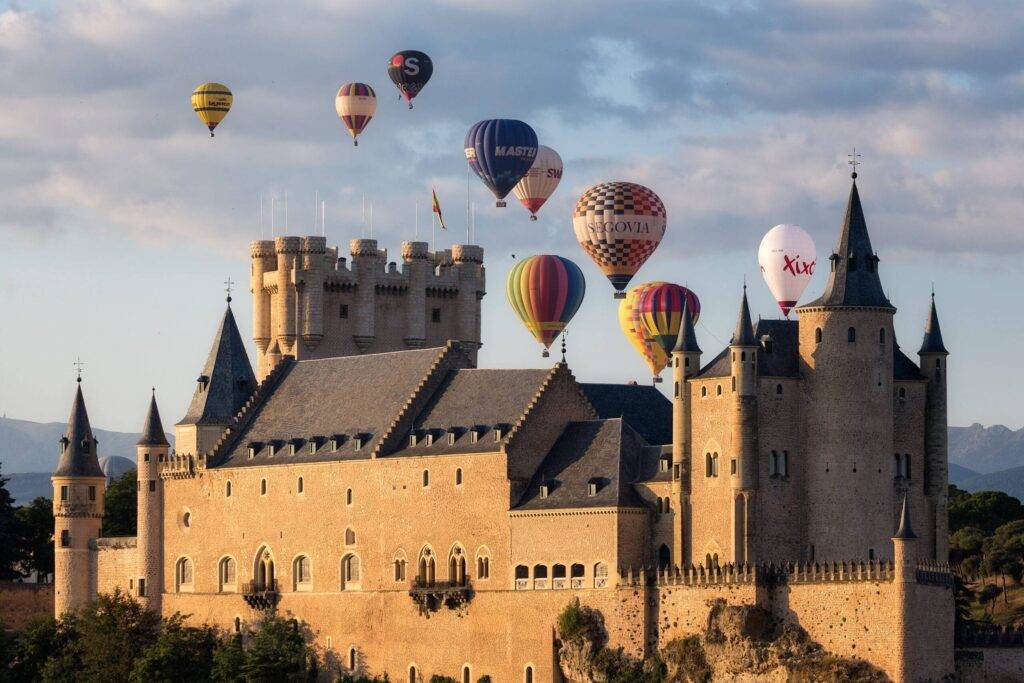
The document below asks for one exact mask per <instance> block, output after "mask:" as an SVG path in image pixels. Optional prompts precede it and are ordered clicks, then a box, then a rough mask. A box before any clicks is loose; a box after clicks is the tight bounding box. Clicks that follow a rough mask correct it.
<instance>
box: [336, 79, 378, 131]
mask: <svg viewBox="0 0 1024 683" xmlns="http://www.w3.org/2000/svg"><path fill="white" fill-rule="evenodd" d="M334 109H335V111H337V112H338V118H340V119H341V122H342V123H344V124H345V128H347V129H348V132H349V135H351V136H352V143H353V144H355V145H358V144H359V141H358V140H357V139H356V138H358V137H359V134H360V133H362V132H363V129H364V128H366V126H367V124H369V123H370V119H372V118H373V115H374V113H376V111H377V93H375V92H373V88H371V87H370V86H368V85H366V84H365V83H346V84H345V85H343V86H341V87H340V88H338V94H337V96H336V97H335V98H334Z"/></svg>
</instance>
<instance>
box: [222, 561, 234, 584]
mask: <svg viewBox="0 0 1024 683" xmlns="http://www.w3.org/2000/svg"><path fill="white" fill-rule="evenodd" d="M219 574H220V577H219V578H220V589H221V591H223V590H224V589H225V587H231V586H234V585H235V561H234V560H233V559H231V558H230V557H225V558H224V559H222V560H221V561H220V571H219Z"/></svg>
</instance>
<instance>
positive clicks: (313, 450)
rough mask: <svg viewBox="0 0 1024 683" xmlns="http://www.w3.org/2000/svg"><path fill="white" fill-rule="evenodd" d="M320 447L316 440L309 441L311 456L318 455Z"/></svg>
mask: <svg viewBox="0 0 1024 683" xmlns="http://www.w3.org/2000/svg"><path fill="white" fill-rule="evenodd" d="M318 447H319V444H318V443H317V440H316V439H310V440H309V452H310V453H311V454H312V453H316V449H317V448H318Z"/></svg>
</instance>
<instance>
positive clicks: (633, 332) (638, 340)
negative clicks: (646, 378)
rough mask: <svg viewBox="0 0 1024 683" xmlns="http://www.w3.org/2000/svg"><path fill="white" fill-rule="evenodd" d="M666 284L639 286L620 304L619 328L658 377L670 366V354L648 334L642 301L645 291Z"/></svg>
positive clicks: (630, 291)
mask: <svg viewBox="0 0 1024 683" xmlns="http://www.w3.org/2000/svg"><path fill="white" fill-rule="evenodd" d="M663 284H665V283H664V282H648V283H646V284H642V285H637V286H636V287H634V288H633V289H631V290H629V292H627V293H626V296H625V298H624V299H623V300H622V301H620V302H619V326H620V327H621V328H622V332H623V334H625V335H626V339H628V340H629V343H630V344H632V345H633V348H635V349H636V350H637V353H639V354H640V355H641V356H642V357H643V359H644V361H645V362H646V363H647V365H648V367H650V368H651V374H653V375H654V376H655V377H657V376H658V375H659V374H661V371H662V370H664V369H665V366H666V365H667V364H668V354H666V353H665V351H664V350H662V348H661V346H660V345H659V344H657V343H655V341H654V339H653V338H652V337H651V336H650V335H649V334H648V333H647V329H646V328H645V327H644V324H643V321H642V320H641V319H640V299H641V298H642V297H643V294H644V291H645V290H646V289H648V288H650V287H656V286H658V285H663Z"/></svg>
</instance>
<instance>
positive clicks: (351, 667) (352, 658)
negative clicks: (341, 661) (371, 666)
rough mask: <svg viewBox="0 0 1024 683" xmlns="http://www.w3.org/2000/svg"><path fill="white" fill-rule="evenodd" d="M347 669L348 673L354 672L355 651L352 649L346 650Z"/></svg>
mask: <svg viewBox="0 0 1024 683" xmlns="http://www.w3.org/2000/svg"><path fill="white" fill-rule="evenodd" d="M348 668H349V671H355V670H356V649H355V648H354V647H350V648H349V649H348Z"/></svg>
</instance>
